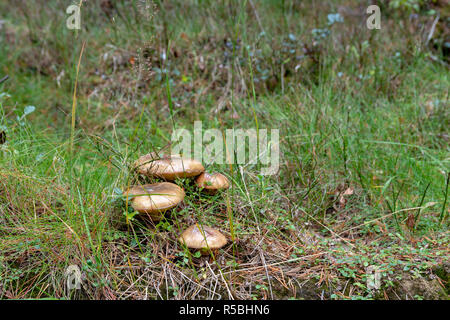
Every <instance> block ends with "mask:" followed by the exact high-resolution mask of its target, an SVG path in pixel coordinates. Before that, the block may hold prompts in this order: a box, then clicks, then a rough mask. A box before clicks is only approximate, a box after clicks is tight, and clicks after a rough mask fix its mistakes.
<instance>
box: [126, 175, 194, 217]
mask: <svg viewBox="0 0 450 320" xmlns="http://www.w3.org/2000/svg"><path fill="white" fill-rule="evenodd" d="M124 195H125V196H127V197H129V196H131V197H132V199H131V206H132V207H133V209H134V210H136V211H137V212H139V213H145V214H148V215H149V216H150V218H151V219H152V220H153V221H159V220H161V219H162V217H163V213H164V212H165V211H166V210H168V209H171V208H173V207H175V206H176V205H178V204H179V203H180V202H181V201H183V199H184V196H185V193H184V190H183V189H182V188H180V187H179V186H177V185H176V184H174V183H170V182H160V183H155V184H144V185H139V186H134V187H132V188H130V189H128V190H127V191H125V192H124Z"/></svg>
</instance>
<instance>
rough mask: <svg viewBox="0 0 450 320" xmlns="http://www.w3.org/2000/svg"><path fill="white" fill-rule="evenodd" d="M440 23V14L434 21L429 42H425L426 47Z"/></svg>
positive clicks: (429, 34)
mask: <svg viewBox="0 0 450 320" xmlns="http://www.w3.org/2000/svg"><path fill="white" fill-rule="evenodd" d="M438 21H439V14H438V16H437V17H436V19H434V21H433V25H432V26H431V29H430V32H429V33H428V37H427V41H425V45H427V44H428V42H430V40H431V38H433V34H434V30H435V29H436V25H437V23H438Z"/></svg>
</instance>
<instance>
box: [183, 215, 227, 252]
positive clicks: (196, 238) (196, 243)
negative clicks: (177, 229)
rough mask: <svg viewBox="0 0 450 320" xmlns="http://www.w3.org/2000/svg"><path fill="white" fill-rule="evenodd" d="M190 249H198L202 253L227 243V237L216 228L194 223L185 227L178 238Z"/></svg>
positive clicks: (214, 249)
mask: <svg viewBox="0 0 450 320" xmlns="http://www.w3.org/2000/svg"><path fill="white" fill-rule="evenodd" d="M178 240H179V241H180V242H181V243H183V244H185V245H186V246H187V247H188V248H190V249H199V250H200V252H201V254H202V255H207V254H208V253H209V252H210V251H216V250H218V249H220V248H222V247H223V246H224V245H225V244H226V243H227V238H225V236H224V235H223V234H222V233H221V232H220V231H218V230H216V229H214V228H211V227H207V226H200V228H199V225H198V224H197V223H196V224H194V225H192V226H190V227H189V228H187V229H186V230H185V231H184V232H183V233H182V234H181V236H180V238H179V239H178Z"/></svg>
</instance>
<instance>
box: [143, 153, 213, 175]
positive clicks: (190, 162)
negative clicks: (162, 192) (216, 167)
mask: <svg viewBox="0 0 450 320" xmlns="http://www.w3.org/2000/svg"><path fill="white" fill-rule="evenodd" d="M135 166H136V168H137V171H138V172H139V173H140V174H144V175H147V176H154V177H158V178H163V179H165V180H168V181H173V180H175V179H176V178H189V177H196V176H198V175H199V174H200V173H202V172H203V171H205V168H204V167H203V165H202V164H201V163H200V161H197V160H195V159H188V158H183V157H181V156H180V155H178V154H173V155H170V156H167V155H160V156H158V155H157V154H156V153H154V152H152V153H149V154H147V155H145V156H142V157H140V158H139V159H138V160H137V161H136V162H135Z"/></svg>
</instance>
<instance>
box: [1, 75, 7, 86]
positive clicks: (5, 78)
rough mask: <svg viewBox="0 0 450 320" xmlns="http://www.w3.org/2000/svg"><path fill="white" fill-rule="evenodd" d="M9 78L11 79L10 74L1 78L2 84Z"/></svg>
mask: <svg viewBox="0 0 450 320" xmlns="http://www.w3.org/2000/svg"><path fill="white" fill-rule="evenodd" d="M8 79H9V76H8V75H6V76H4V77H3V78H1V79H0V84H2V83H3V82H5V81H6V80H8Z"/></svg>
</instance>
